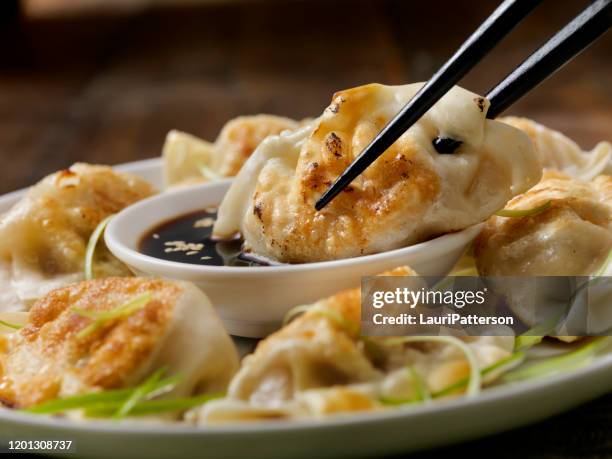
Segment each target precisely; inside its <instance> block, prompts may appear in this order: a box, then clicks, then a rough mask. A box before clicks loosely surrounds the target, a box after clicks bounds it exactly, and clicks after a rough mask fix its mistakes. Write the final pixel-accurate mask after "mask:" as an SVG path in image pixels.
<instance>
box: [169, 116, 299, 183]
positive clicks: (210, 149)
mask: <svg viewBox="0 0 612 459" xmlns="http://www.w3.org/2000/svg"><path fill="white" fill-rule="evenodd" d="M297 127H298V122H297V121H294V120H292V119H289V118H284V117H281V116H274V115H253V116H240V117H238V118H234V119H232V120H230V121H228V122H227V123H226V124H225V126H224V127H223V129H222V130H221V132H220V133H219V137H217V140H216V141H215V142H214V143H211V142H206V141H205V140H202V139H199V138H197V137H195V136H193V135H190V134H187V133H185V132H180V131H170V132H169V133H168V135H167V137H166V142H165V144H164V148H163V151H162V157H163V159H164V181H165V184H166V187H170V186H175V185H189V184H194V183H199V182H204V181H208V180H214V179H218V178H222V177H233V176H234V175H236V174H237V173H238V171H239V170H240V168H241V167H242V165H243V164H244V162H245V161H246V160H247V158H248V157H249V156H251V153H253V151H254V150H255V148H256V147H257V145H259V144H260V143H261V141H262V140H263V139H265V138H266V137H268V136H269V135H274V134H279V133H281V132H282V131H285V130H287V129H295V128H297Z"/></svg>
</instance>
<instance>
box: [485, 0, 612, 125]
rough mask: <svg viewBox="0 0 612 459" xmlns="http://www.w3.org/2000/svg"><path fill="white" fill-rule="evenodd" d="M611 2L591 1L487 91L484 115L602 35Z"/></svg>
mask: <svg viewBox="0 0 612 459" xmlns="http://www.w3.org/2000/svg"><path fill="white" fill-rule="evenodd" d="M611 4H612V2H611V1H610V0H598V1H595V2H593V3H592V4H591V5H590V6H588V7H587V8H586V9H585V10H584V11H583V12H582V13H580V14H579V15H578V16H576V18H574V19H573V20H572V21H571V22H570V23H569V24H567V25H566V26H565V27H564V28H563V29H561V30H560V31H559V32H557V33H556V34H555V35H554V36H553V37H552V38H551V39H550V40H548V41H547V42H546V43H545V44H544V45H543V46H542V47H541V48H539V49H538V50H537V51H536V52H534V53H533V54H532V55H531V56H529V57H528V58H527V59H526V60H525V62H523V63H522V64H521V65H519V66H518V67H517V68H516V69H515V70H513V71H512V72H511V73H510V74H509V75H508V76H506V78H504V79H503V80H502V81H501V82H500V83H499V84H498V85H497V86H495V87H494V88H493V89H492V90H491V91H489V93H488V94H487V96H486V97H487V99H489V101H490V103H491V105H490V107H489V111H488V112H487V118H490V119H493V118H496V117H497V115H499V114H500V113H501V112H503V111H504V110H505V109H507V108H508V107H509V106H511V105H512V104H513V103H514V102H516V101H517V100H518V99H520V98H521V97H522V96H524V95H525V94H526V93H527V92H529V91H530V90H532V89H533V88H534V87H536V86H537V85H538V84H540V83H541V82H542V81H544V80H545V79H546V78H548V77H549V76H551V75H552V74H553V73H555V72H556V71H557V70H559V69H560V68H561V67H563V65H565V64H566V63H568V62H569V61H570V60H572V58H574V57H575V56H576V55H578V54H579V53H580V52H581V51H583V50H584V49H585V48H586V47H587V46H589V45H590V44H591V43H593V42H594V41H595V40H596V39H597V38H599V37H600V36H601V35H603V34H604V33H605V32H606V31H607V30H608V29H609V28H610V24H611V23H612V8H611V7H610V6H611Z"/></svg>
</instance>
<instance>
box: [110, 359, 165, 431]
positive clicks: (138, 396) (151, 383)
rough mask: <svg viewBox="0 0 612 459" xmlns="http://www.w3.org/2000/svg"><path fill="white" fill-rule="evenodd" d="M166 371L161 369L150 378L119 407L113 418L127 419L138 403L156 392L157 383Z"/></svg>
mask: <svg viewBox="0 0 612 459" xmlns="http://www.w3.org/2000/svg"><path fill="white" fill-rule="evenodd" d="M165 371H166V369H165V368H160V369H159V370H157V371H156V372H155V373H153V374H152V375H151V376H149V378H147V380H146V381H145V382H143V383H142V384H141V385H139V386H138V387H136V388H135V389H134V391H133V392H132V393H131V395H130V396H129V397H128V398H127V399H126V400H125V401H124V402H123V404H122V405H121V406H120V407H119V409H118V410H117V412H116V413H115V414H114V416H113V417H114V418H116V419H121V418H123V417H125V416H126V415H127V414H128V413H129V412H130V411H131V410H132V408H134V406H135V405H136V404H137V403H138V402H140V401H142V400H143V399H144V398H145V397H146V396H147V395H148V394H149V393H151V392H153V391H154V390H155V387H156V385H157V383H158V382H159V380H160V379H161V377H162V376H163V374H164V373H165Z"/></svg>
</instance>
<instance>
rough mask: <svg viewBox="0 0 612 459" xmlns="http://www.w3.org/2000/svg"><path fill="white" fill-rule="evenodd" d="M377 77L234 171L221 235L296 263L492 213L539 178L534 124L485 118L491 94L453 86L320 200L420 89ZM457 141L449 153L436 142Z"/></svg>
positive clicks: (407, 238)
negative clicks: (321, 204)
mask: <svg viewBox="0 0 612 459" xmlns="http://www.w3.org/2000/svg"><path fill="white" fill-rule="evenodd" d="M420 87H421V84H411V85H406V86H383V85H379V84H370V85H366V86H361V87H357V88H353V89H349V90H347V91H342V92H339V93H337V94H336V95H335V96H334V98H333V101H332V104H331V105H330V106H329V107H328V108H327V109H326V110H325V112H324V113H323V114H322V115H321V117H320V118H318V119H317V120H315V121H313V122H311V123H310V124H309V125H307V126H306V127H304V128H302V129H298V130H296V131H293V132H292V133H286V134H284V135H280V136H276V137H274V136H273V137H269V138H268V139H266V140H265V141H264V142H262V144H261V145H260V146H259V147H258V148H257V150H256V151H255V153H254V154H253V155H252V156H251V158H250V159H249V160H248V161H247V163H246V164H245V166H244V167H243V169H242V170H241V171H240V173H239V174H238V176H237V178H236V180H235V181H234V184H233V185H232V187H231V189H230V190H229V192H228V194H227V195H226V197H225V199H224V201H223V203H222V204H221V206H220V209H219V217H218V219H217V222H216V224H215V227H214V235H215V236H217V237H220V238H223V237H230V236H232V235H234V234H235V233H238V232H239V233H241V234H242V236H243V237H244V239H245V249H246V250H247V251H252V252H254V253H255V254H257V255H260V256H263V257H266V258H269V259H272V260H277V261H281V262H289V263H302V262H314V261H321V260H332V259H339V258H349V257H355V256H359V255H365V254H371V253H377V252H383V251H386V250H391V249H395V248H399V247H403V246H406V245H410V244H414V243H417V242H421V241H424V240H427V239H429V238H432V237H435V236H438V235H441V234H444V233H447V232H450V231H456V230H461V229H464V228H466V227H468V226H470V225H473V224H475V223H479V222H481V221H484V220H485V219H486V218H488V217H489V216H490V215H491V214H493V213H494V212H495V211H497V210H499V209H501V208H503V207H504V205H505V203H506V202H507V201H508V200H509V199H510V198H512V197H513V196H515V195H517V194H519V193H522V192H523V191H526V190H527V189H529V188H530V187H531V186H533V185H535V184H536V183H537V182H538V180H539V179H540V175H541V167H540V165H539V163H538V161H537V158H536V156H535V154H534V151H533V147H532V145H531V142H530V140H529V138H528V137H527V135H525V134H524V133H523V132H521V131H520V130H518V129H515V128H513V127H510V126H508V125H507V124H503V123H499V122H497V121H491V120H487V119H486V111H487V108H488V101H486V100H485V99H484V98H482V97H479V96H477V95H476V94H473V93H471V92H468V91H466V90H464V89H461V88H459V87H455V88H453V89H452V90H451V91H449V93H448V94H447V95H445V96H444V97H443V98H442V99H441V100H440V101H439V102H438V103H437V104H436V105H435V106H434V107H433V108H432V109H431V110H430V111H429V112H428V113H427V114H426V115H425V116H424V117H423V118H422V119H421V120H420V121H418V122H417V123H416V124H415V125H414V126H413V127H412V128H411V129H409V130H408V131H407V132H406V133H405V134H404V135H402V136H401V137H400V139H399V140H398V141H397V142H395V144H393V145H392V146H391V148H389V149H388V150H387V151H386V152H385V153H384V154H383V155H382V156H381V157H380V158H378V159H377V160H376V161H375V162H374V163H373V164H372V165H371V166H370V167H369V168H368V169H367V170H366V171H364V173H362V174H361V175H360V176H359V177H358V178H357V179H356V180H355V181H354V182H353V183H352V184H351V185H350V186H348V187H347V188H346V189H345V190H344V192H342V193H341V194H340V195H339V196H338V197H337V198H336V199H335V200H334V201H332V202H331V203H330V204H329V205H328V206H327V207H326V208H324V209H323V210H322V211H320V212H317V211H316V210H315V209H314V204H315V202H316V200H317V199H318V198H319V197H320V196H321V194H322V193H323V192H324V191H325V190H326V189H327V187H328V186H329V185H330V184H331V183H332V181H333V180H335V179H336V177H338V175H340V174H341V173H342V172H343V171H344V169H345V168H346V167H347V166H348V165H349V164H350V163H351V161H352V160H353V159H354V158H355V157H356V156H357V155H358V154H359V153H360V152H361V151H362V150H363V149H364V148H365V147H366V145H367V144H368V143H369V142H370V141H371V140H372V139H373V138H374V137H375V136H376V134H377V133H378V132H379V131H380V130H381V129H382V128H383V127H384V126H385V124H386V123H387V122H388V121H389V120H390V119H391V118H392V117H393V116H394V115H395V114H396V113H397V112H398V111H399V110H400V109H401V107H402V106H403V105H404V104H405V103H406V102H407V101H408V100H409V99H410V98H411V97H412V96H413V95H414V94H415V93H416V92H417V91H418V89H419V88H420ZM438 136H441V137H450V138H453V139H455V140H457V141H460V142H461V145H460V147H459V148H458V149H457V150H456V151H455V152H454V153H453V154H440V153H438V152H437V151H436V150H435V148H434V147H433V145H432V141H433V140H434V139H435V138H436V137H438Z"/></svg>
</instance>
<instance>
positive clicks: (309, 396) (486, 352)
mask: <svg viewBox="0 0 612 459" xmlns="http://www.w3.org/2000/svg"><path fill="white" fill-rule="evenodd" d="M383 275H387V276H409V275H415V272H414V271H413V270H412V269H410V268H408V267H401V268H397V269H395V270H393V271H390V272H387V273H385V274H383ZM360 307H361V295H360V289H359V288H356V289H352V290H346V291H343V292H340V293H338V294H336V295H333V296H331V297H329V298H325V299H323V300H320V301H318V302H317V303H315V304H314V305H313V306H312V309H311V310H309V311H308V312H306V313H305V314H303V315H302V316H300V317H299V318H297V319H295V320H294V321H292V322H291V323H290V324H288V325H286V326H285V327H283V328H282V329H281V330H279V331H278V332H276V333H274V334H272V335H271V336H269V337H268V338H266V339H265V340H263V341H261V342H260V343H259V344H258V346H257V348H256V350H255V352H254V353H253V354H251V355H249V356H247V357H245V358H244V360H243V361H242V364H241V367H240V370H239V371H238V373H237V374H236V376H235V377H234V378H233V379H232V382H231V383H230V386H229V389H228V394H227V397H226V398H224V399H221V400H216V401H212V402H209V403H208V404H206V405H205V406H204V407H203V408H202V409H200V410H199V412H198V413H197V414H196V417H197V418H198V419H199V421H200V422H202V423H205V424H215V423H221V422H238V421H247V420H257V419H259V420H262V419H278V418H281V419H282V418H290V419H291V418H318V417H325V416H329V415H333V414H337V413H343V412H354V411H370V410H381V409H385V408H388V406H385V405H384V404H383V403H381V400H382V399H384V398H390V399H399V400H401V399H410V398H411V397H413V396H414V395H415V394H414V392H413V391H414V381H413V380H412V379H411V378H413V374H411V373H410V372H408V371H407V367H408V366H410V367H412V368H414V370H415V371H416V372H418V374H419V375H420V377H421V378H422V379H423V381H424V383H425V384H426V386H427V388H428V389H429V391H430V392H432V393H433V392H437V391H441V390H444V389H446V388H448V387H450V386H451V385H452V384H454V383H456V382H458V381H460V380H463V379H464V378H465V377H466V376H467V375H468V374H469V365H468V363H467V361H466V359H465V356H464V355H463V354H462V353H461V352H460V351H458V350H457V349H456V348H454V347H453V346H450V345H446V344H440V343H433V342H431V343H430V342H425V343H415V344H401V343H400V344H398V343H395V344H389V343H386V341H385V339H384V338H368V340H363V339H360V338H359V336H358V335H359V333H358V325H359V321H360ZM325 311H329V312H327V313H326V312H325ZM355 326H356V327H357V328H355ZM462 339H464V340H465V341H466V343H467V344H468V346H470V348H472V349H473V351H474V354H475V357H476V360H477V361H478V365H479V366H480V368H485V367H487V366H489V365H492V364H493V363H495V362H498V361H499V360H500V359H503V358H506V357H508V356H509V355H511V353H512V349H513V345H514V337H512V336H506V337H502V336H497V337H474V338H470V337H466V338H462Z"/></svg>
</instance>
